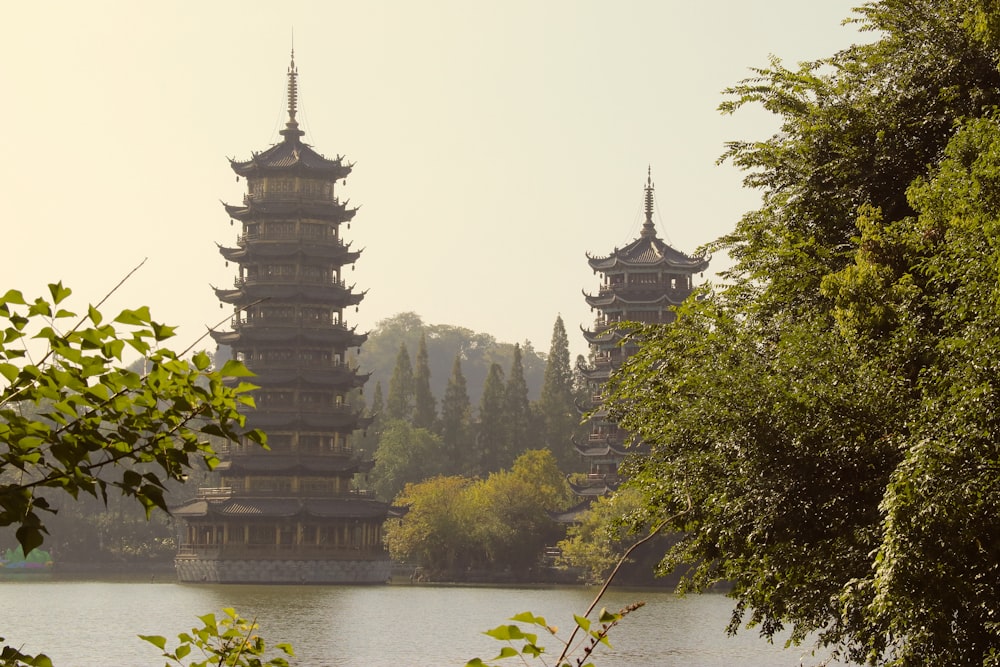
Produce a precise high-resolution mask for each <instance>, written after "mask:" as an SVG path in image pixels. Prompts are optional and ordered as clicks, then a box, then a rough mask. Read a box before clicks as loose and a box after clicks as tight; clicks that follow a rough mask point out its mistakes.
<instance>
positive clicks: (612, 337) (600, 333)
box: [580, 327, 625, 347]
mask: <svg viewBox="0 0 1000 667" xmlns="http://www.w3.org/2000/svg"><path fill="white" fill-rule="evenodd" d="M580 331H581V332H582V333H583V337H584V338H585V339H586V340H587V342H588V343H590V344H591V345H598V344H600V345H607V346H609V347H614V346H616V345H618V343H620V342H621V340H622V339H624V338H625V334H623V333H622V332H621V331H620V330H618V329H616V328H614V327H606V328H603V329H598V330H597V331H593V330H591V329H584V328H583V327H581V328H580Z"/></svg>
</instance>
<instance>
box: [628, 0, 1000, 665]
mask: <svg viewBox="0 0 1000 667" xmlns="http://www.w3.org/2000/svg"><path fill="white" fill-rule="evenodd" d="M860 12H861V20H862V21H863V22H864V25H865V26H866V27H867V28H869V29H871V30H874V31H877V32H878V33H879V35H880V38H879V39H878V40H877V41H875V42H873V43H871V44H865V45H859V46H854V47H852V48H850V49H847V50H845V51H842V52H840V53H837V54H836V55H834V56H832V57H830V58H826V59H823V60H821V61H817V62H814V63H806V64H803V65H801V66H800V67H799V68H798V69H796V70H790V69H786V68H784V67H783V66H782V65H781V64H780V62H778V61H776V60H775V61H773V62H772V63H771V65H770V66H769V67H767V68H762V69H760V70H758V71H757V76H756V77H755V78H754V79H751V80H748V81H745V82H743V83H742V84H740V85H738V86H736V87H734V88H733V89H731V90H730V91H729V92H730V94H731V96H732V99H731V101H730V102H728V103H727V104H726V105H724V109H725V110H727V111H732V110H736V109H738V108H739V107H741V106H743V105H746V104H750V103H760V104H762V105H763V106H764V107H765V108H766V109H768V110H769V111H771V112H773V113H775V114H776V115H778V116H779V118H780V120H781V123H782V125H781V130H780V132H779V133H777V134H776V135H774V136H773V137H771V138H770V139H768V140H766V141H748V142H734V143H732V144H730V146H729V150H728V153H727V155H726V157H728V158H729V159H732V160H733V161H734V162H735V163H736V164H737V165H738V166H740V167H742V168H743V169H746V170H747V171H748V175H747V179H746V182H747V184H748V185H750V186H752V187H757V188H760V189H761V190H762V193H763V203H762V206H761V208H760V209H759V210H756V211H753V212H751V213H748V214H747V215H746V216H745V217H744V218H743V219H742V220H741V221H740V223H739V224H738V225H737V227H736V229H735V230H734V232H733V233H731V234H729V235H727V236H726V237H724V238H723V239H721V240H720V241H719V242H718V243H716V244H715V246H714V247H715V249H724V250H727V251H729V253H730V255H731V257H732V258H733V259H734V267H733V269H732V270H731V271H730V272H729V273H728V276H727V278H728V280H729V283H728V284H727V285H724V286H722V287H720V288H718V289H716V290H714V291H711V292H709V291H706V292H705V293H703V294H702V295H701V297H702V298H701V299H700V300H696V301H695V300H693V301H690V302H688V303H687V304H685V305H684V306H683V307H682V308H681V309H680V310H679V317H678V320H677V322H676V323H675V324H674V325H672V326H670V327H662V328H656V327H647V328H639V329H636V330H634V331H633V332H632V334H631V335H633V336H634V337H636V338H637V339H639V341H640V342H641V349H640V351H639V353H638V354H637V355H635V356H633V357H632V358H631V359H630V360H629V361H628V362H627V363H626V365H625V366H624V367H623V369H622V371H621V372H620V373H618V374H616V376H615V377H614V378H613V386H612V387H611V392H610V394H609V403H608V404H609V405H610V406H611V408H612V413H613V416H615V417H616V418H617V419H619V421H620V423H621V424H622V426H623V427H625V428H626V429H628V430H630V431H632V432H635V433H637V434H639V435H640V436H641V437H642V438H643V439H644V440H645V441H646V442H648V443H650V445H651V455H650V456H649V457H648V458H647V459H646V460H645V461H644V462H639V461H635V462H633V463H631V464H630V465H629V466H627V467H626V469H625V472H626V473H627V474H629V475H630V476H631V481H630V483H629V484H630V485H632V486H634V487H636V488H638V489H641V490H642V492H643V493H644V494H645V496H646V497H647V498H648V504H647V507H646V512H643V513H640V514H639V515H636V516H635V517H633V521H634V523H636V524H637V525H646V526H648V525H653V524H654V523H656V521H657V519H658V518H659V517H661V516H665V515H670V514H673V513H674V512H676V511H677V510H678V509H679V508H680V507H681V506H683V505H686V504H687V503H691V506H692V510H691V512H689V513H687V514H685V515H684V516H683V519H678V520H676V521H673V522H672V523H671V524H670V525H669V528H668V529H672V530H677V531H681V530H683V531H686V533H685V538H684V539H683V540H682V541H681V542H680V543H678V544H677V545H675V546H674V547H673V548H671V549H670V550H669V552H668V553H667V555H666V558H665V560H664V561H663V563H662V564H661V568H662V569H664V570H666V569H671V568H673V567H674V566H676V565H680V564H687V565H688V566H689V567H690V568H691V569H690V576H689V580H688V585H689V586H690V587H693V588H703V587H705V586H708V585H710V584H712V583H713V582H716V581H721V580H728V581H731V582H732V583H733V584H734V587H735V588H734V591H733V596H734V598H735V600H736V606H735V609H734V614H733V619H732V624H731V626H730V629H731V630H733V631H735V630H736V629H737V628H738V627H739V626H740V625H741V624H742V623H749V624H750V625H756V626H759V628H760V630H761V632H762V633H763V634H764V635H765V636H768V637H771V636H774V635H775V634H776V633H777V632H779V631H780V630H782V629H783V628H784V627H786V626H790V627H791V639H792V641H794V642H798V641H802V640H804V639H805V638H806V637H808V636H815V637H816V638H817V641H818V643H819V644H821V645H824V646H827V647H830V648H831V649H832V650H834V651H835V652H837V653H840V654H841V655H842V656H843V657H846V658H849V659H851V660H853V661H857V662H866V663H869V664H872V665H881V664H886V665H917V664H921V665H922V664H938V665H970V664H976V665H983V664H998V661H1000V655H998V649H1000V630H998V628H1000V625H998V623H997V619H996V604H995V595H994V592H995V590H996V588H997V585H998V584H1000V580H998V577H1000V547H998V545H1000V521H998V520H997V516H998V515H997V512H996V508H997V507H998V506H1000V492H998V489H1000V485H998V482H1000V479H998V475H1000V449H998V447H997V444H996V443H997V442H1000V438H998V426H1000V424H998V423H997V420H996V417H995V415H996V414H998V411H997V408H998V407H1000V405H998V404H997V402H996V401H997V390H998V386H997V377H1000V376H998V374H997V369H998V368H1000V338H998V335H997V333H996V331H997V325H996V323H997V321H1000V319H998V316H1000V312H998V311H997V303H998V302H1000V301H998V298H997V297H998V296H1000V294H998V291H997V280H996V276H997V275H998V274H1000V252H998V247H997V241H996V239H997V225H998V221H1000V204H998V202H1000V188H998V183H1000V178H998V176H997V174H1000V150H998V147H1000V143H998V138H1000V128H998V123H997V120H996V118H995V117H994V114H995V110H994V108H995V105H997V103H998V102H1000V72H998V70H997V64H998V62H1000V57H998V56H1000V53H998V50H997V46H996V42H995V41H991V40H986V39H984V38H983V35H984V34H988V33H989V30H990V28H991V26H995V25H996V24H997V20H998V14H997V12H998V10H996V9H995V8H993V7H992V6H990V5H984V4H983V3H978V2H970V1H968V0H965V1H959V2H951V1H950V0H917V1H912V0H910V1H906V2H903V1H901V0H884V1H881V2H872V3H868V4H867V5H865V6H864V7H863V8H862V9H861V10H860Z"/></svg>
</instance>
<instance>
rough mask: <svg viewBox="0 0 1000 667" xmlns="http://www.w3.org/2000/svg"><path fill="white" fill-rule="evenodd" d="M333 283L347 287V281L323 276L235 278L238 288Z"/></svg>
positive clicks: (335, 285)
mask: <svg viewBox="0 0 1000 667" xmlns="http://www.w3.org/2000/svg"><path fill="white" fill-rule="evenodd" d="M263 284H266V285H332V286H334V287H339V288H341V289H344V290H346V289H347V283H346V282H344V281H343V280H338V279H336V278H326V277H323V276H279V275H274V276H263V277H260V276H237V277H236V278H235V279H234V280H233V286H234V287H236V288H241V287H245V286H247V285H263Z"/></svg>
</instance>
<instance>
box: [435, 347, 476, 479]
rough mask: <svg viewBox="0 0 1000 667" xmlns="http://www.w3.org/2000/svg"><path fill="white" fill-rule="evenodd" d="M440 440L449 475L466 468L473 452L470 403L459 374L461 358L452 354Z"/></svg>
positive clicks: (443, 404) (442, 411)
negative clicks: (453, 358) (452, 360)
mask: <svg viewBox="0 0 1000 667" xmlns="http://www.w3.org/2000/svg"><path fill="white" fill-rule="evenodd" d="M441 440H442V443H443V446H444V450H445V452H446V456H447V459H448V461H449V462H450V464H449V466H448V467H447V468H446V469H445V471H446V472H448V473H450V474H456V473H462V472H466V471H467V470H469V467H470V466H471V459H472V457H471V454H472V406H471V405H470V403H469V393H468V391H467V390H466V385H465V376H464V375H463V374H462V358H461V356H460V355H455V361H454V363H453V364H452V368H451V376H450V377H449V378H448V386H447V388H446V389H445V392H444V399H443V400H442V401H441Z"/></svg>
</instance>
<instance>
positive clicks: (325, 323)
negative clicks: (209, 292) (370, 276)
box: [229, 315, 351, 332]
mask: <svg viewBox="0 0 1000 667" xmlns="http://www.w3.org/2000/svg"><path fill="white" fill-rule="evenodd" d="M229 325H230V326H231V327H232V329H233V330H234V331H235V330H237V329H241V328H243V327H288V328H290V329H291V328H300V327H301V328H304V329H329V328H331V327H332V328H334V329H342V330H344V331H347V332H350V331H351V328H350V327H349V326H348V325H347V324H346V323H345V322H344V321H343V320H340V321H338V320H337V319H336V318H335V317H330V319H329V320H327V319H326V318H320V319H317V318H315V317H269V318H253V319H251V318H248V317H245V316H243V317H241V316H239V315H236V316H234V317H233V318H232V319H231V320H229Z"/></svg>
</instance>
